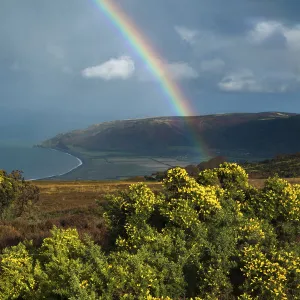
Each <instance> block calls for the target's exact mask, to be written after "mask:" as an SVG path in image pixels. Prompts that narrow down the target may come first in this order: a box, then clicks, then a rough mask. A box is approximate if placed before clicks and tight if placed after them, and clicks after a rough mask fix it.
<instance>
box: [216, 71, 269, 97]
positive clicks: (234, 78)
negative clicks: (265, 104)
mask: <svg viewBox="0 0 300 300" xmlns="http://www.w3.org/2000/svg"><path fill="white" fill-rule="evenodd" d="M218 86H219V88H220V89H221V90H223V91H226V92H246V91H247V92H265V91H266V90H264V88H263V87H262V86H261V85H260V84H259V83H258V82H257V80H256V79H255V77H254V75H253V73H252V72H251V71H250V70H240V71H238V72H235V73H231V74H228V75H226V76H225V77H224V78H223V79H222V80H221V81H220V82H219V84H218Z"/></svg>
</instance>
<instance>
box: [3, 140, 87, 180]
mask: <svg viewBox="0 0 300 300" xmlns="http://www.w3.org/2000/svg"><path fill="white" fill-rule="evenodd" d="M81 164H82V162H81V160H80V159H79V158H77V157H74V156H72V155H70V154H68V153H64V152H60V151H57V150H54V149H43V148H34V147H32V146H30V145H8V144H1V143H0V170H5V171H7V172H11V171H13V170H20V171H23V176H24V178H25V179H26V180H37V179H43V178H50V177H53V176H58V175H63V174H66V173H68V172H70V171H72V170H73V169H75V168H77V167H79V166H80V165H81Z"/></svg>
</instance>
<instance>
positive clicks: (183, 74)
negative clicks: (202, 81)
mask: <svg viewBox="0 0 300 300" xmlns="http://www.w3.org/2000/svg"><path fill="white" fill-rule="evenodd" d="M165 66H166V69H167V70H168V73H169V75H170V76H171V77H172V78H173V79H174V80H183V79H195V78H197V77H198V73H197V71H196V70H194V69H193V68H192V67H191V66H190V65H189V64H187V63H185V62H174V63H167V64H166V65H165Z"/></svg>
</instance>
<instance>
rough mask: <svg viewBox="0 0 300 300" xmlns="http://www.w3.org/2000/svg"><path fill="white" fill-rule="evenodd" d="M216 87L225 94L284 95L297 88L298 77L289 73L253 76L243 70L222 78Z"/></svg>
mask: <svg viewBox="0 0 300 300" xmlns="http://www.w3.org/2000/svg"><path fill="white" fill-rule="evenodd" d="M218 87H219V88H220V89H221V90H223V91H225V92H255V93H259V92H260V93H285V92H290V91H295V90H297V89H298V88H299V77H297V76H296V75H293V74H290V73H286V74H285V73H278V74H275V73H269V74H265V75H263V76H262V75H254V73H253V72H252V71H251V70H248V69H243V70H239V71H237V72H233V73H230V74H228V75H226V76H224V77H223V79H222V80H221V81H220V82H219V84H218Z"/></svg>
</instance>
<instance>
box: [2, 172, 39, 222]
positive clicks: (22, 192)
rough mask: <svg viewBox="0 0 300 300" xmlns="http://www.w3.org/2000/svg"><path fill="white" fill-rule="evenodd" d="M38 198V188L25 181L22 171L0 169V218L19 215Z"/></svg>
mask: <svg viewBox="0 0 300 300" xmlns="http://www.w3.org/2000/svg"><path fill="white" fill-rule="evenodd" d="M38 200H39V189H38V188H37V187H36V186H34V185H32V184H31V183H30V182H28V181H25V180H24V178H23V177H22V173H21V172H19V171H13V172H12V173H10V174H8V173H6V172H5V171H3V170H0V218H1V219H13V218H16V217H20V216H21V215H22V214H23V213H24V212H25V211H27V212H28V210H29V209H30V208H32V206H33V205H34V204H35V203H36V202H37V201H38Z"/></svg>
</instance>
